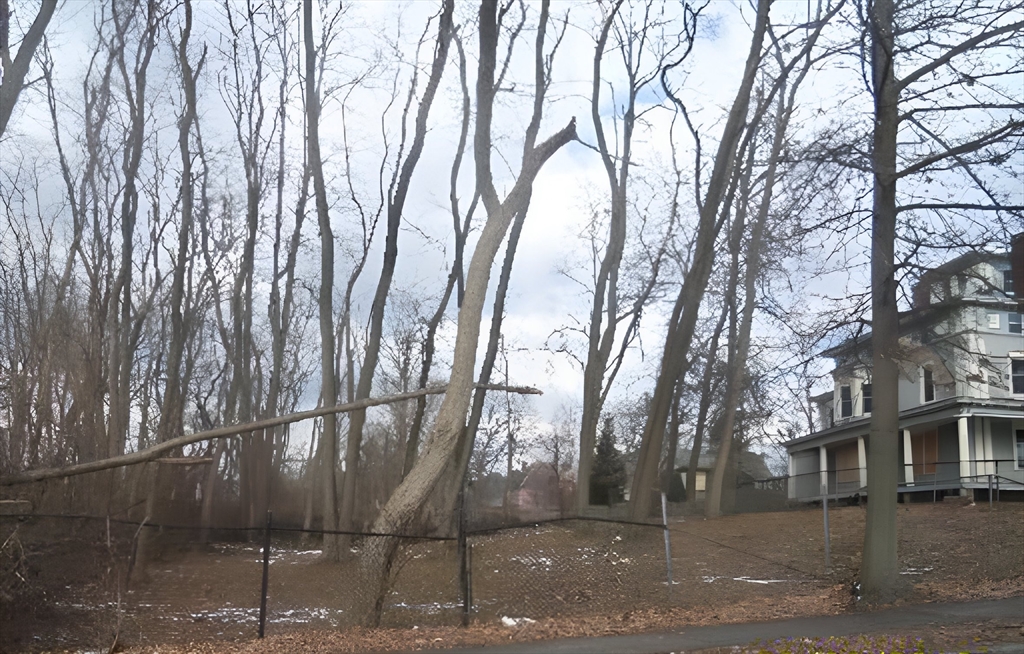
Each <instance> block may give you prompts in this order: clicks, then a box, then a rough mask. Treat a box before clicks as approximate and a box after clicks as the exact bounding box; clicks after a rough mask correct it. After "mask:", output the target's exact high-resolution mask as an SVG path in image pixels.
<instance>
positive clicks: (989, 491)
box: [988, 475, 992, 511]
mask: <svg viewBox="0 0 1024 654" xmlns="http://www.w3.org/2000/svg"><path fill="white" fill-rule="evenodd" d="M988 510H989V511H991V510H992V475H989V476H988Z"/></svg>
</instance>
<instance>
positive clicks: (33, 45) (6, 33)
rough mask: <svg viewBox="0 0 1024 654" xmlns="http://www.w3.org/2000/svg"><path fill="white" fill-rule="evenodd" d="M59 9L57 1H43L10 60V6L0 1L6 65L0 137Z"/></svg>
mask: <svg viewBox="0 0 1024 654" xmlns="http://www.w3.org/2000/svg"><path fill="white" fill-rule="evenodd" d="M55 9H57V0H42V2H41V3H40V5H39V13H38V14H36V18H35V20H33V21H32V26H31V27H29V28H28V32H26V33H25V38H23V39H22V40H21V45H20V46H19V47H18V54H17V55H15V56H14V59H13V60H12V59H11V50H10V47H11V45H10V44H11V22H10V20H11V9H10V7H9V6H8V5H7V0H0V66H2V67H3V70H4V75H3V79H2V80H0V138H2V137H3V135H4V132H5V131H7V123H8V122H9V121H10V120H11V114H12V113H14V105H15V104H17V102H18V96H19V95H21V90H22V89H23V88H25V75H27V74H28V69H29V66H30V65H31V63H32V57H33V56H34V55H35V52H36V49H37V48H38V47H39V43H40V42H41V41H42V40H43V34H44V33H45V32H46V26H47V25H48V24H49V23H50V19H51V18H52V17H53V12H54V10H55Z"/></svg>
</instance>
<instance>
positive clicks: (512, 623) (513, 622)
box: [501, 615, 536, 627]
mask: <svg viewBox="0 0 1024 654" xmlns="http://www.w3.org/2000/svg"><path fill="white" fill-rule="evenodd" d="M534 622H536V620H531V619H530V618H510V617H508V616H507V615H503V616H501V624H503V625H505V626H506V627H518V626H519V625H523V624H533V623H534Z"/></svg>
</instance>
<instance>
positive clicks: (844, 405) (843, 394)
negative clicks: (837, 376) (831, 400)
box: [839, 386, 853, 418]
mask: <svg viewBox="0 0 1024 654" xmlns="http://www.w3.org/2000/svg"><path fill="white" fill-rule="evenodd" d="M852 415H853V396H852V395H851V394H850V387H849V386H840V387H839V417H840V418H849V417H850V416H852Z"/></svg>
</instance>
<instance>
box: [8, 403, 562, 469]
mask: <svg viewBox="0 0 1024 654" xmlns="http://www.w3.org/2000/svg"><path fill="white" fill-rule="evenodd" d="M481 388H485V389H487V390H492V391H505V392H508V393H517V394H519V395H541V394H542V392H541V391H540V390H538V389H536V388H532V387H530V386H501V385H498V384H487V385H486V386H481ZM447 389H448V387H447V386H433V387H430V388H422V389H420V390H416V391H409V392H408V393H399V394H397V395H387V396H385V397H376V398H374V397H370V398H366V399H365V400H357V401H355V402H348V403H346V404H337V405H335V406H327V407H319V408H316V409H310V410H309V411H299V412H297V413H288V414H285V415H283V416H276V417H273V418H266V419H264V420H257V421H255V422H247V423H243V424H239V425H231V426H229V427H218V428H217V429H210V430H207V431H200V432H196V433H194V434H185V435H184V436H178V437H177V438H172V439H170V440H166V441H164V442H163V443H159V444H157V445H154V446H153V447H148V448H146V449H144V450H139V451H138V452H130V453H128V454H122V455H120V456H115V457H110V458H109V459H100V460H98V461H90V462H88V463H79V464H76V465H72V466H66V467H63V468H39V469H37V470H27V471H25V472H19V473H16V474H12V475H4V476H3V477H0V486H15V485H17V484H28V483H32V482H35V481H43V480H45V479H58V478H61V477H73V476H75V475H84V474H86V473H90V472H99V471H100V470H110V469H111V468H123V467H124V466H130V465H136V464H139V463H146V462H148V461H152V460H153V459H156V458H158V457H159V456H160V455H161V454H164V453H165V452H169V451H171V450H173V449H175V448H178V447H182V446H184V445H191V444H192V443H199V442H201V441H208V440H213V439H216V438H230V437H232V436H238V435H240V434H247V433H249V432H254V431H261V430H264V429H270V428H271V427H277V426H279V425H285V424H288V423H292V422H299V421H300V420H309V419H310V418H319V417H321V416H326V415H330V414H337V413H347V412H349V411H355V410H357V409H368V408H370V407H373V406H380V405H382V404H394V403H395V402H402V401H404V400H414V399H416V398H417V397H420V396H422V395H440V394H441V393H444V392H445V391H446V390H447Z"/></svg>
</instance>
